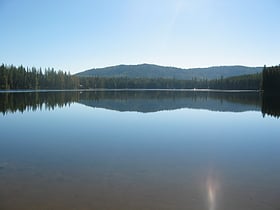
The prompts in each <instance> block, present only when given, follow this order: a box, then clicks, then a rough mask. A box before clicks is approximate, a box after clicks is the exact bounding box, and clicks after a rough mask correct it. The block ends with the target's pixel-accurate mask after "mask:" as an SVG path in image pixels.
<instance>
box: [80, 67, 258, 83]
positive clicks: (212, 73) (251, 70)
mask: <svg viewBox="0 0 280 210" xmlns="http://www.w3.org/2000/svg"><path fill="white" fill-rule="evenodd" d="M262 69H263V67H248V66H242V65H233V66H212V67H205V68H189V69H184V68H178V67H171V66H159V65H156V64H147V63H144V64H137V65H125V64H120V65H116V66H109V67H104V68H93V69H89V70H85V71H82V72H79V73H77V74H76V75H77V76H80V77H92V76H95V77H127V78H164V79H182V80H191V79H195V78H196V79H218V78H221V77H224V78H227V77H233V76H241V75H246V74H256V73H260V72H262Z"/></svg>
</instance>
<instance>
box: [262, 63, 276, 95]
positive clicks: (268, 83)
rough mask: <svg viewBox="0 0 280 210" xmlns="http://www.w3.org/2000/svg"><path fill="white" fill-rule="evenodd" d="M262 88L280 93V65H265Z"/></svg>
mask: <svg viewBox="0 0 280 210" xmlns="http://www.w3.org/2000/svg"><path fill="white" fill-rule="evenodd" d="M262 90H264V91H267V92H271V93H280V65H279V66H271V67H266V66H265V67H264V69H263V73H262Z"/></svg>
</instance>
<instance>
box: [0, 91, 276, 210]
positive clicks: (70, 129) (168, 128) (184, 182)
mask: <svg viewBox="0 0 280 210" xmlns="http://www.w3.org/2000/svg"><path fill="white" fill-rule="evenodd" d="M59 96H60V97H57V98H60V99H61V95H59ZM155 96H156V95H154V94H152V95H150V96H149V95H148V96H147V95H146V96H145V97H144V96H143V95H141V94H140V98H139V94H138V96H137V97H136V96H135V94H133V95H130V94H129V95H122V96H121V98H120V96H118V97H116V96H112V95H110V94H109V95H106V94H105V95H104V94H103V96H102V95H100V94H99V95H94V97H95V98H81V97H82V96H81V94H79V95H78V97H79V98H77V95H76V96H75V97H74V98H73V102H72V103H70V105H69V106H68V105H67V106H62V107H61V108H59V107H54V109H53V110H52V109H51V110H44V109H42V110H41V111H40V109H36V111H24V112H23V113H20V112H15V113H11V112H8V113H6V114H5V115H3V116H1V117H0V127H1V140H0V198H2V199H1V204H0V209H23V210H25V209H28V210H29V209H43V208H44V209H101V210H102V209H136V210H137V209H193V210H198V209H200V210H201V209H206V210H223V209H228V210H231V209H232V210H235V209H241V210H242V209H244V210H245V209H246V210H247V209H256V210H258V209H260V210H263V209H277V208H278V207H279V206H280V203H279V199H278V197H279V194H280V184H279V183H280V167H279V161H280V156H279V148H280V141H279V136H280V131H279V129H278V128H279V120H278V119H276V118H273V117H269V116H266V117H265V118H263V116H262V113H261V112H260V106H257V105H256V102H258V101H259V99H258V98H257V99H256V100H255V99H254V100H253V101H251V102H250V101H249V102H248V101H246V100H243V99H242V98H248V97H242V96H238V97H237V96H225V97H222V99H223V105H224V106H223V108H224V110H220V111H218V110H216V108H217V107H218V106H217V102H218V103H220V101H221V98H219V97H218V96H217V95H215V96H213V95H211V97H210V96H209V95H208V96H207V98H206V97H205V95H202V96H198V95H196V96H195V97H193V95H192V96H191V97H188V96H184V95H181V96H180V95H179V96H178V97H177V96H174V95H172V94H171V96H170V95H168V94H167V95H165V96H164V97H161V98H160V97H159V96H158V98H156V97H155ZM71 97H72V96H71ZM215 97H216V98H215ZM97 98H99V99H98V100H97ZM237 99H238V100H237ZM240 99H242V100H241V102H240ZM45 101H48V103H49V104H51V103H52V102H51V101H50V100H49V99H46V98H45ZM136 101H137V103H136ZM62 102H63V101H60V103H62ZM155 102H156V103H155ZM129 103H130V104H131V107H130V108H129V109H130V110H129V111H126V112H123V110H122V109H123V108H124V107H128V105H129ZM62 104H63V103H62ZM147 104H149V105H150V107H147V106H144V105H147ZM93 105H95V106H93ZM140 105H141V106H140ZM102 106H103V108H102ZM109 107H110V108H113V107H114V110H110V109H109ZM155 107H159V108H158V109H159V110H158V111H156V112H152V111H149V110H155ZM163 107H165V108H167V107H168V111H164V109H163ZM174 107H177V108H179V109H173V108H174ZM249 107H251V108H252V109H251V108H249ZM258 107H259V108H258ZM104 108H106V109H104ZM248 108H249V110H248ZM133 109H134V111H133ZM244 109H245V111H241V110H244ZM120 110H122V111H120ZM135 110H137V111H135ZM139 110H142V111H143V112H139ZM230 110H231V111H230Z"/></svg>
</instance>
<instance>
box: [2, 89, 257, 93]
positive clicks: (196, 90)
mask: <svg viewBox="0 0 280 210" xmlns="http://www.w3.org/2000/svg"><path fill="white" fill-rule="evenodd" d="M86 91H87V92H94V91H116V92H125V91H170V92H173V91H174V92H222V93H241V92H262V90H220V89H199V88H192V89H146V88H145V89H144V88H143V89H141V88H140V89H139V88H138V89H132V88H128V89H126V88H123V89H107V88H96V89H62V90H58V89H53V90H0V93H35V92H38V93H45V92H86Z"/></svg>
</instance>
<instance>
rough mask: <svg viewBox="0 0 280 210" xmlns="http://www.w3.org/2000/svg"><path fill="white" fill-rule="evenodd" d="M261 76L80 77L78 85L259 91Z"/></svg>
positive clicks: (91, 86) (111, 87)
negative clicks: (206, 77)
mask: <svg viewBox="0 0 280 210" xmlns="http://www.w3.org/2000/svg"><path fill="white" fill-rule="evenodd" d="M261 76H262V75H261V74H253V75H243V76H238V77H230V78H225V79H224V78H223V77H221V78H219V79H214V80H207V79H196V78H193V79H192V80H178V79H164V78H155V79H149V78H127V77H117V78H106V77H102V78H100V77H81V78H80V85H81V87H83V88H85V89H96V88H108V89H126V88H129V89H194V88H196V89H224V90H259V89H260V87H261Z"/></svg>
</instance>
